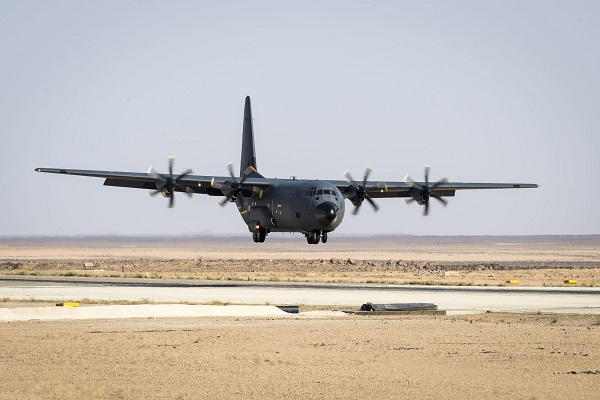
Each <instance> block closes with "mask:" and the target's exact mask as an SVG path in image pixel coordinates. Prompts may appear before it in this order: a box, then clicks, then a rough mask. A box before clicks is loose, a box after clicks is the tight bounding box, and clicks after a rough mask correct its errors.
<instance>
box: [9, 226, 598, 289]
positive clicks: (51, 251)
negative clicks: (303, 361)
mask: <svg viewBox="0 0 600 400" xmlns="http://www.w3.org/2000/svg"><path fill="white" fill-rule="evenodd" d="M599 267H600V236H597V235H592V236H508V237H502V236H483V237H469V236H457V237H443V236H439V237H437V236H432V237H418V236H381V237H370V238H361V237H332V238H331V241H330V242H329V243H327V244H325V245H323V244H321V245H316V246H315V245H308V244H307V243H306V242H305V241H304V238H303V237H302V236H299V235H295V236H291V237H290V236H287V237H286V238H281V237H280V236H278V235H273V236H272V237H269V240H268V242H266V243H262V244H256V243H252V242H251V241H250V240H249V239H248V238H246V237H232V238H226V237H164V238H163V237H148V238H128V237H99V238H4V239H0V274H37V275H43V274H45V275H72V276H114V277H140V278H142V277H144V278H186V279H208V280H215V279H216V280H251V281H310V282H344V283H346V282H347V283H351V282H366V283H399V284H411V283H417V284H447V285H450V284H458V285H503V284H506V282H507V281H510V280H518V281H519V283H518V284H519V285H527V286H564V285H568V283H565V281H567V280H576V281H577V285H583V286H600V268H599Z"/></svg>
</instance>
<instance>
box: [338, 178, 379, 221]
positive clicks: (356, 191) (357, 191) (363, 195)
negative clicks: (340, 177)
mask: <svg viewBox="0 0 600 400" xmlns="http://www.w3.org/2000/svg"><path fill="white" fill-rule="evenodd" d="M372 170H373V168H371V167H367V169H365V175H364V176H363V180H362V184H361V185H359V184H358V183H356V182H355V181H354V179H352V175H350V171H346V172H344V177H345V178H346V181H348V183H349V184H350V188H351V189H350V190H351V191H352V193H351V194H350V196H349V197H348V199H349V200H350V201H351V202H352V204H354V210H352V215H357V214H358V211H359V210H360V206H362V203H363V201H364V200H367V202H368V203H369V204H370V205H371V207H373V210H375V212H377V211H379V206H378V205H377V203H375V202H374V201H373V199H371V198H370V197H369V195H368V194H367V191H366V187H367V179H369V175H370V174H371V171H372Z"/></svg>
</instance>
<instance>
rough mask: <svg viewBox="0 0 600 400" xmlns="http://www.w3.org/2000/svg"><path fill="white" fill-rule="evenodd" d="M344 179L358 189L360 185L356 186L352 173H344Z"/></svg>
mask: <svg viewBox="0 0 600 400" xmlns="http://www.w3.org/2000/svg"><path fill="white" fill-rule="evenodd" d="M344 178H346V182H348V183H349V184H351V185H352V186H354V187H357V186H358V185H357V184H356V182H355V181H354V179H352V175H350V171H347V170H346V171H344Z"/></svg>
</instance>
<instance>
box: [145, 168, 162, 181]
mask: <svg viewBox="0 0 600 400" xmlns="http://www.w3.org/2000/svg"><path fill="white" fill-rule="evenodd" d="M148 175H150V177H151V178H154V179H157V180H159V181H161V182H164V181H165V178H164V177H163V176H162V175H160V174H159V173H158V172H156V171H155V170H154V168H152V167H150V168H148Z"/></svg>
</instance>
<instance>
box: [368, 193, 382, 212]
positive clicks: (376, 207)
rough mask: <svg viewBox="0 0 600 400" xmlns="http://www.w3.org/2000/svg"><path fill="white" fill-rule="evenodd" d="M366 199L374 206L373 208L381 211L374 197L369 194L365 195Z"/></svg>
mask: <svg viewBox="0 0 600 400" xmlns="http://www.w3.org/2000/svg"><path fill="white" fill-rule="evenodd" d="M365 200H366V201H368V202H369V204H370V205H371V207H373V210H375V212H377V211H379V206H378V205H377V203H375V202H374V201H373V199H371V198H370V197H369V196H365Z"/></svg>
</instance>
